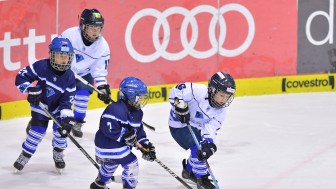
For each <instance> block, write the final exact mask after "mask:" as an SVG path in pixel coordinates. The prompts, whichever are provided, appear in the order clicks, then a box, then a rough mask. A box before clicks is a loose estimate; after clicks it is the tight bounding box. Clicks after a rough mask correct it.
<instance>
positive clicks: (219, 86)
mask: <svg viewBox="0 0 336 189" xmlns="http://www.w3.org/2000/svg"><path fill="white" fill-rule="evenodd" d="M219 91H222V92H224V93H226V94H228V95H229V97H228V98H227V100H226V102H224V103H219V102H217V101H216V100H215V99H214V96H215V95H216V93H218V92H219ZM235 92H236V84H235V81H234V79H233V77H232V76H231V75H230V74H227V73H223V72H217V73H215V74H214V75H213V76H212V77H211V78H210V80H209V83H208V93H209V103H210V106H211V107H213V108H218V109H219V108H223V107H227V106H229V105H230V103H231V102H232V100H233V98H234V93H235Z"/></svg>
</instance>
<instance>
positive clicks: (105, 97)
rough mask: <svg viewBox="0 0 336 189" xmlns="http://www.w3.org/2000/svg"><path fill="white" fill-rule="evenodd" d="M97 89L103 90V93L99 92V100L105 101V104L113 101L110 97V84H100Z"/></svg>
mask: <svg viewBox="0 0 336 189" xmlns="http://www.w3.org/2000/svg"><path fill="white" fill-rule="evenodd" d="M97 89H98V90H100V91H101V92H102V94H100V93H98V98H99V100H101V101H103V102H104V103H105V104H109V103H110V102H111V101H112V100H111V97H110V95H111V91H110V85H108V84H106V85H100V86H98V87H97Z"/></svg>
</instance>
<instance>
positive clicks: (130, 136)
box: [122, 129, 137, 146]
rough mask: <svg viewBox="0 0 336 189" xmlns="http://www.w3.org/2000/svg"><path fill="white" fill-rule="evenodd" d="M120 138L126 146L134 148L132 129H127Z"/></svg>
mask: <svg viewBox="0 0 336 189" xmlns="http://www.w3.org/2000/svg"><path fill="white" fill-rule="evenodd" d="M122 138H123V139H124V140H125V143H126V145H128V146H135V144H136V143H137V138H136V133H135V131H134V129H129V130H128V131H127V132H126V133H125V134H124V135H123V136H122Z"/></svg>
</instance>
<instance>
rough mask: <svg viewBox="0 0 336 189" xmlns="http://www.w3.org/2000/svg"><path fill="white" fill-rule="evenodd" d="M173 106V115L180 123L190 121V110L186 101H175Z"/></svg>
mask: <svg viewBox="0 0 336 189" xmlns="http://www.w3.org/2000/svg"><path fill="white" fill-rule="evenodd" d="M174 106H175V111H174V113H175V116H176V118H177V119H178V120H180V121H181V123H188V122H189V121H190V112H189V107H188V104H187V103H177V104H175V105H174Z"/></svg>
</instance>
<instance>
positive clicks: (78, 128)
mask: <svg viewBox="0 0 336 189" xmlns="http://www.w3.org/2000/svg"><path fill="white" fill-rule="evenodd" d="M84 123H85V121H79V120H76V123H75V125H74V126H73V127H72V129H71V130H72V135H73V136H75V137H78V138H82V137H83V132H82V127H83V125H84Z"/></svg>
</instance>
